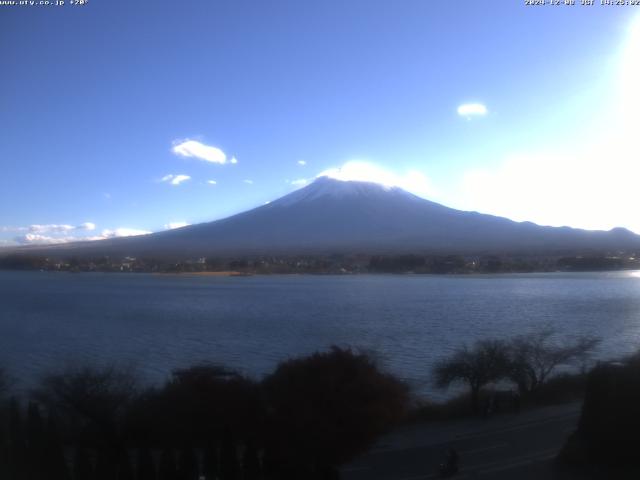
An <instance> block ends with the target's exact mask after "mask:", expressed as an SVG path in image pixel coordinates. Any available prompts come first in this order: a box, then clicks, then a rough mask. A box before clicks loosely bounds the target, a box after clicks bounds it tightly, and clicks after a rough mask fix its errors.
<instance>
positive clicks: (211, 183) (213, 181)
mask: <svg viewBox="0 0 640 480" xmlns="http://www.w3.org/2000/svg"><path fill="white" fill-rule="evenodd" d="M207 183H208V184H209V185H217V184H218V182H216V181H215V180H207Z"/></svg>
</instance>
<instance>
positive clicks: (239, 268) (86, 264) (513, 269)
mask: <svg viewBox="0 0 640 480" xmlns="http://www.w3.org/2000/svg"><path fill="white" fill-rule="evenodd" d="M638 269H640V252H589V253H579V254H578V253H567V252H563V253H558V254H533V253H532V254H518V255H515V254H503V255H496V254H478V255H456V254H452V255H434V254H384V255H367V254H327V255H287V256H276V255H256V256H245V257H227V258H225V257H199V258H189V259H180V258H154V257H130V256H127V257H122V258H118V257H109V256H100V257H83V256H72V257H55V256H43V255H33V254H29V253H23V252H19V253H16V252H13V253H9V254H7V255H5V256H2V255H0V270H38V271H61V272H137V273H197V274H202V275H216V276H225V275H230V276H245V275H268V274H337V275H339V274H363V273H412V274H473V273H480V274H482V273H485V274H492V273H534V272H557V271H565V272H587V271H616V270H638Z"/></svg>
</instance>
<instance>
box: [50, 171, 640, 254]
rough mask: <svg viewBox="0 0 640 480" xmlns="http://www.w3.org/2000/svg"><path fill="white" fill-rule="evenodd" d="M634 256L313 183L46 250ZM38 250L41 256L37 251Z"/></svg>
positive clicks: (562, 230) (406, 199)
mask: <svg viewBox="0 0 640 480" xmlns="http://www.w3.org/2000/svg"><path fill="white" fill-rule="evenodd" d="M629 249H640V236H639V235H636V234H634V233H632V232H630V231H629V230H626V229H623V228H615V229H612V230H609V231H590V230H581V229H574V228H569V227H545V226H539V225H536V224H534V223H531V222H515V221H512V220H509V219H506V218H502V217H496V216H492V215H485V214H481V213H477V212H467V211H461V210H455V209H452V208H448V207H445V206H443V205H440V204H437V203H434V202H431V201H429V200H425V199H423V198H420V197H417V196H415V195H413V194H411V193H409V192H407V191H405V190H402V189H400V188H398V187H385V186H382V185H380V184H376V183H369V182H358V181H340V180H335V179H332V178H328V177H320V178H318V179H316V180H315V181H314V182H313V183H311V184H310V185H308V186H306V187H304V188H302V189H300V190H297V191H295V192H293V193H290V194H288V195H286V196H284V197H281V198H279V199H278V200H276V201H273V202H271V203H269V204H266V205H263V206H260V207H258V208H254V209H252V210H249V211H246V212H244V213H240V214H237V215H233V216H231V217H228V218H225V219H222V220H216V221H213V222H208V223H201V224H197V225H190V226H187V227H183V228H178V229H175V230H170V231H164V232H158V233H153V234H149V235H142V236H137V237H127V238H117V239H108V240H101V241H94V242H79V243H74V244H66V245H56V246H50V247H46V250H47V251H49V252H51V251H52V250H54V251H56V252H58V253H60V254H74V255H130V256H163V255H164V256H171V257H183V258H193V257H198V256H207V255H223V256H224V255H238V254H243V255H258V254H267V255H268V254H278V255H282V254H285V255H286V254H305V253H309V254H312V253H313V254H323V253H382V254H383V253H405V252H411V253H525V252H528V253H555V252H558V253H561V252H573V253H576V252H588V251H594V250H599V251H602V250H607V251H612V250H629ZM38 250H43V248H42V247H40V248H39V249H38Z"/></svg>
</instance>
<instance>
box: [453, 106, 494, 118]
mask: <svg viewBox="0 0 640 480" xmlns="http://www.w3.org/2000/svg"><path fill="white" fill-rule="evenodd" d="M487 113H488V110H487V107H485V106H484V105H483V104H482V103H463V104H462V105H460V106H459V107H458V115H460V116H461V117H467V118H471V117H483V116H485V115H486V114H487Z"/></svg>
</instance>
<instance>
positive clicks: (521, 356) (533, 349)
mask: <svg viewBox="0 0 640 480" xmlns="http://www.w3.org/2000/svg"><path fill="white" fill-rule="evenodd" d="M598 343H600V340H599V339H598V338H596V337H591V336H586V335H584V336H580V337H579V338H578V339H576V340H575V341H567V340H564V339H558V338H557V331H556V330H555V329H553V328H550V327H549V328H544V329H543V330H541V331H539V332H534V333H531V334H528V335H521V336H518V337H515V338H514V339H512V340H511V342H510V344H509V355H510V365H509V372H508V376H509V378H510V379H511V380H512V381H513V382H514V383H515V384H516V385H517V386H518V389H519V390H520V393H521V394H527V393H531V392H534V391H536V390H537V389H538V388H539V387H540V386H541V385H543V384H544V383H545V382H546V381H547V379H548V378H549V377H550V376H551V374H552V373H553V371H554V370H555V369H556V368H557V367H558V366H559V365H563V364H565V365H566V364H569V363H572V362H580V361H582V362H584V361H585V360H586V359H587V357H588V355H589V354H590V353H591V352H592V351H593V349H594V348H595V347H596V346H597V345H598Z"/></svg>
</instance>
